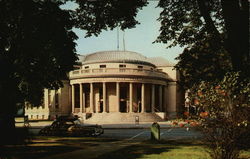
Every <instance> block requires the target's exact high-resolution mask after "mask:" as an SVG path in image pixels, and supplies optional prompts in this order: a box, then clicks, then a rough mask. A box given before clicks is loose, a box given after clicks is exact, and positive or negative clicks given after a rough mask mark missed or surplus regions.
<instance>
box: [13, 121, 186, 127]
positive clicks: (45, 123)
mask: <svg viewBox="0 0 250 159" xmlns="http://www.w3.org/2000/svg"><path fill="white" fill-rule="evenodd" d="M52 122H53V121H31V122H29V124H30V127H31V128H43V127H45V126H49V125H51V124H52ZM179 123H183V124H186V123H185V122H179ZM84 124H85V125H95V124H96V123H91V122H87V121H85V122H84ZM152 124H153V122H139V123H135V122H131V123H98V125H101V126H102V127H103V128H104V129H149V128H150V127H151V125H152ZM158 124H159V125H160V127H161V128H169V127H179V126H173V124H172V121H163V122H158ZM16 126H18V127H22V126H23V123H17V124H16Z"/></svg>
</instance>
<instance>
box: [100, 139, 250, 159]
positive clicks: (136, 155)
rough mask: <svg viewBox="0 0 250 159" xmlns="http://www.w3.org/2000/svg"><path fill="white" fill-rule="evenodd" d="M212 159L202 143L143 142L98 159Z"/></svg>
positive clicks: (245, 158)
mask: <svg viewBox="0 0 250 159" xmlns="http://www.w3.org/2000/svg"><path fill="white" fill-rule="evenodd" d="M118 158H119V159H211V158H210V156H209V153H208V149H207V148H206V147H205V146H204V144H203V143H202V142H201V141H198V140H186V141H176V140H172V141H161V142H152V141H147V142H143V143H142V144H140V145H132V146H129V147H125V148H123V149H120V150H117V151H115V152H110V153H106V154H104V155H101V156H99V157H98V158H97V159H118ZM240 159H250V151H244V152H242V153H241V155H240Z"/></svg>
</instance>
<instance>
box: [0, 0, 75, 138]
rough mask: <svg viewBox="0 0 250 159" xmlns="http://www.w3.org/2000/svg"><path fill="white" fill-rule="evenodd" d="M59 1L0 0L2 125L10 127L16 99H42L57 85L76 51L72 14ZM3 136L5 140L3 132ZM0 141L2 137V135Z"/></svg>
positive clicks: (8, 128)
mask: <svg viewBox="0 0 250 159" xmlns="http://www.w3.org/2000/svg"><path fill="white" fill-rule="evenodd" d="M61 4H62V2H60V1H47V0H45V1H33V0H18V1H15V0H0V12H1V13H0V73H1V75H0V97H1V99H3V101H4V103H5V104H3V103H1V112H0V126H1V132H5V134H9V133H11V132H12V129H13V128H14V113H15V107H16V104H17V103H22V102H24V101H29V102H31V103H33V104H35V105H38V104H39V103H40V102H41V97H42V95H43V89H44V88H50V89H57V88H59V87H60V86H62V82H61V80H62V79H67V72H69V71H70V70H72V69H73V64H74V63H75V61H76V59H77V56H76V54H75V43H74V40H75V39H76V38H77V36H76V35H75V34H74V32H72V30H71V29H72V27H73V24H74V23H73V21H72V17H71V15H70V13H69V12H68V11H64V10H62V9H60V7H59V5H61ZM1 137H2V138H3V139H6V137H5V136H2V135H1ZM1 141H2V140H1Z"/></svg>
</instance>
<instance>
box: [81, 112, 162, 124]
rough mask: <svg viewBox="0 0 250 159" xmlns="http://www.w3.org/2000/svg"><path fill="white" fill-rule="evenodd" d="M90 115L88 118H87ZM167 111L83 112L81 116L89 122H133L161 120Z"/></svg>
mask: <svg viewBox="0 0 250 159" xmlns="http://www.w3.org/2000/svg"><path fill="white" fill-rule="evenodd" d="M87 116H88V118H86V117H87ZM165 116H166V113H164V112H158V113H92V114H91V115H89V114H85V113H83V114H82V115H81V116H79V117H80V118H81V119H82V120H83V122H84V121H87V122H89V123H96V124H101V123H114V124H115V123H131V122H159V121H164V120H165Z"/></svg>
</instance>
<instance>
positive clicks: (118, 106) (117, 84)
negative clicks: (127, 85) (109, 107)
mask: <svg viewBox="0 0 250 159" xmlns="http://www.w3.org/2000/svg"><path fill="white" fill-rule="evenodd" d="M116 97H117V108H118V111H117V112H120V83H119V82H116Z"/></svg>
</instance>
